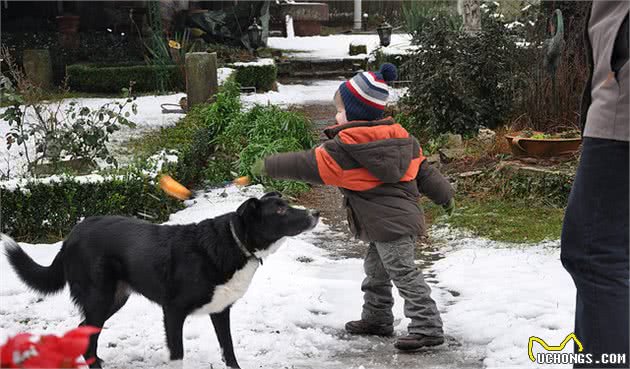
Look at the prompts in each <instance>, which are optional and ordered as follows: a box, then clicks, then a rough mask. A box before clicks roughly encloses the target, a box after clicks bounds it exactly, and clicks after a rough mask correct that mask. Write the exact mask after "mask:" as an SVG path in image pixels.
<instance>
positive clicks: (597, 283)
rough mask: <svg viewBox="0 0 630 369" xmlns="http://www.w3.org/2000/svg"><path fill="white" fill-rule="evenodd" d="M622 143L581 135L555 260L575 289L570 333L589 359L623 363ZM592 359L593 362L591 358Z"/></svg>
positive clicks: (625, 145)
mask: <svg viewBox="0 0 630 369" xmlns="http://www.w3.org/2000/svg"><path fill="white" fill-rule="evenodd" d="M628 165H629V162H628V143H627V142H621V141H613V140H604V139H596V138H589V137H585V138H584V140H583V144H582V155H581V158H580V163H579V166H578V170H577V175H576V178H575V182H574V184H573V188H572V190H571V194H570V196H569V203H568V206H567V209H566V212H565V218H564V224H563V228H562V240H561V260H562V264H563V265H564V267H565V269H566V270H567V271H568V272H569V274H571V277H572V278H573V281H574V282H575V286H576V289H577V298H576V307H575V335H576V336H577V338H578V339H579V340H580V341H581V343H582V344H583V347H584V351H583V352H584V353H591V354H593V360H594V362H593V363H590V364H583V365H580V364H577V365H575V367H614V365H611V364H605V363H602V362H601V361H602V360H600V357H599V355H600V354H602V353H618V354H625V355H626V362H625V363H624V364H618V367H628V365H629V362H628V360H629V359H630V358H629V353H628V345H629V342H628V329H629V328H630V327H629V323H628V315H629V310H628V287H629V283H628V278H629V275H628V243H629V238H628V231H629V228H628V212H629V208H628V201H629V198H628V191H629V189H628ZM596 361H599V363H597V362H596Z"/></svg>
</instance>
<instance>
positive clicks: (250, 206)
mask: <svg viewBox="0 0 630 369" xmlns="http://www.w3.org/2000/svg"><path fill="white" fill-rule="evenodd" d="M259 203H260V200H258V199H257V198H255V197H252V198H250V199H249V200H247V201H245V202H244V203H242V204H241V206H239V207H238V209H236V214H238V215H239V216H243V214H245V213H246V212H248V211H252V210H256V209H258V204H259Z"/></svg>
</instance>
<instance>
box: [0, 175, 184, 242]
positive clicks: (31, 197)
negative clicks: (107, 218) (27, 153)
mask: <svg viewBox="0 0 630 369" xmlns="http://www.w3.org/2000/svg"><path fill="white" fill-rule="evenodd" d="M1 191H2V219H3V223H2V227H3V229H2V232H7V233H9V234H11V235H12V236H13V237H14V238H16V239H17V240H19V241H24V242H40V241H53V240H54V241H56V240H59V239H62V238H63V237H64V236H65V235H67V234H68V232H69V231H70V230H71V229H72V227H74V225H75V224H77V223H78V222H79V221H80V220H81V219H82V218H84V217H88V216H95V215H121V216H134V217H139V218H141V219H145V218H146V219H147V220H150V221H152V222H156V223H160V222H164V221H166V220H167V219H168V217H169V214H171V213H172V212H174V211H177V210H179V209H181V208H182V207H183V206H182V205H181V203H180V202H179V201H177V200H173V199H171V198H169V197H168V196H166V195H164V193H163V192H162V191H161V190H160V189H159V188H158V187H157V186H156V185H155V183H154V182H153V180H152V179H150V178H148V177H146V176H144V175H142V174H141V173H138V172H135V173H132V172H130V173H128V174H126V175H122V176H119V177H112V178H106V179H104V180H103V181H102V182H95V183H81V182H78V181H75V180H73V179H72V178H65V179H63V180H62V181H61V182H53V183H49V184H47V183H41V182H29V183H27V184H26V185H24V186H23V187H21V188H18V189H16V190H7V189H1Z"/></svg>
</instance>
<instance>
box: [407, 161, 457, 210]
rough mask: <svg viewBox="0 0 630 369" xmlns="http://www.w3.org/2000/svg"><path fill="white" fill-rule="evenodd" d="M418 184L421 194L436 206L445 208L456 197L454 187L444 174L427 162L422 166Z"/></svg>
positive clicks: (417, 178) (417, 179) (417, 180)
mask: <svg viewBox="0 0 630 369" xmlns="http://www.w3.org/2000/svg"><path fill="white" fill-rule="evenodd" d="M416 182H417V184H418V190H419V191H420V193H421V194H423V195H425V196H427V197H428V198H429V199H430V200H431V201H433V203H435V204H436V205H441V206H443V207H445V208H446V207H448V206H450V205H451V202H452V200H453V196H454V195H455V191H454V190H453V187H452V186H451V184H450V183H449V182H448V180H447V179H446V178H444V176H443V175H442V173H440V171H439V170H437V169H436V168H434V167H433V166H431V165H429V163H427V161H426V160H425V161H424V162H423V163H422V164H421V165H420V170H419V171H418V176H417V177H416ZM447 210H448V209H447Z"/></svg>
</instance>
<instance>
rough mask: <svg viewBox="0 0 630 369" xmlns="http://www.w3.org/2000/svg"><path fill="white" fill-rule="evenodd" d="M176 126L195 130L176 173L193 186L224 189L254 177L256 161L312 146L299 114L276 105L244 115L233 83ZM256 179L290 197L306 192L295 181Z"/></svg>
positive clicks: (229, 82) (300, 184)
mask: <svg viewBox="0 0 630 369" xmlns="http://www.w3.org/2000/svg"><path fill="white" fill-rule="evenodd" d="M177 125H178V126H179V125H182V126H186V127H191V131H190V132H192V134H191V135H190V136H188V137H190V142H188V144H186V145H185V146H184V147H183V150H182V153H181V155H180V156H179V160H178V163H177V166H176V168H175V177H176V178H177V180H178V181H180V182H181V183H183V184H184V185H186V186H189V187H194V186H195V185H199V184H200V183H201V182H202V181H203V180H205V181H207V182H209V183H210V184H215V185H216V184H223V183H225V182H227V181H231V180H232V179H234V178H235V177H236V176H241V175H249V174H251V173H250V167H251V166H252V164H253V163H254V162H255V161H256V159H258V158H263V157H265V156H267V155H271V154H275V153H278V152H286V151H297V150H304V149H308V148H311V147H312V146H313V145H314V140H313V135H312V132H311V130H310V123H309V121H308V120H307V119H306V118H305V117H304V116H303V115H301V114H298V113H295V112H287V111H283V110H281V109H279V108H278V107H275V106H255V107H254V108H252V109H251V110H250V111H248V112H242V111H241V104H240V98H239V86H238V84H236V83H235V82H234V81H228V82H226V84H224V85H223V86H222V88H221V92H220V93H219V94H217V96H216V102H215V103H213V104H208V105H200V106H198V107H196V108H194V109H193V110H192V111H190V112H189V113H188V115H187V116H186V117H185V118H184V119H183V120H182V121H181V122H179V123H178V124H177ZM192 127H194V128H192ZM180 149H182V148H181V147H180ZM258 180H259V181H261V183H263V184H264V185H265V186H266V187H268V188H273V189H276V190H280V191H283V192H285V193H288V194H295V193H298V192H301V191H304V190H306V189H308V187H307V185H305V184H304V183H299V182H294V181H277V180H271V179H269V178H258Z"/></svg>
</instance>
